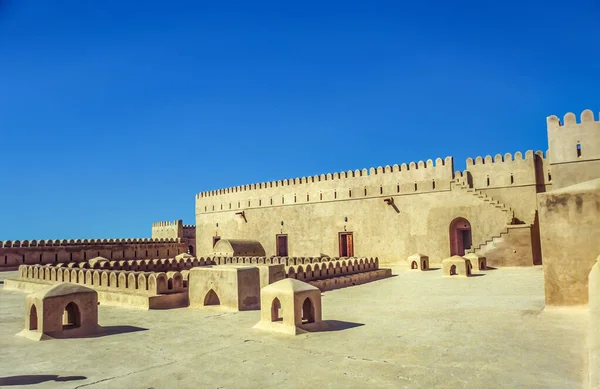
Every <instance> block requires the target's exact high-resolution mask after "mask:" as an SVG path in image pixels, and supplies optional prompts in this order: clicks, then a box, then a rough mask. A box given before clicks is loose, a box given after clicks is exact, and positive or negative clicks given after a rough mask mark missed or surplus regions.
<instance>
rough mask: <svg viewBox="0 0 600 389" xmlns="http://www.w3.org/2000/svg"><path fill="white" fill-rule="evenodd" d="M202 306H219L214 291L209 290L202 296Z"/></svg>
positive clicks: (219, 302)
mask: <svg viewBox="0 0 600 389" xmlns="http://www.w3.org/2000/svg"><path fill="white" fill-rule="evenodd" d="M204 305H221V300H219V296H217V294H216V293H215V291H214V290H212V289H211V290H209V291H208V293H206V296H204Z"/></svg>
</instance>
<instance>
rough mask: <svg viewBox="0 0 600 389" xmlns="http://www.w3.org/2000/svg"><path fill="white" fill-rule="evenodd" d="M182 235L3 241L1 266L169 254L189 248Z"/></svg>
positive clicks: (0, 247)
mask: <svg viewBox="0 0 600 389" xmlns="http://www.w3.org/2000/svg"><path fill="white" fill-rule="evenodd" d="M188 248H189V245H188V244H187V242H184V241H182V240H181V239H149V238H143V239H135V238H134V239H77V240H74V239H70V240H65V239H63V240H31V241H29V240H22V241H20V240H14V241H10V240H7V241H4V242H0V270H3V269H4V270H6V269H16V268H17V267H18V266H19V265H22V264H25V265H34V264H42V265H45V264H52V263H70V262H82V261H87V260H90V259H92V258H94V257H104V258H107V259H109V260H122V259H153V258H168V257H173V256H175V255H177V254H181V253H185V252H187V251H188Z"/></svg>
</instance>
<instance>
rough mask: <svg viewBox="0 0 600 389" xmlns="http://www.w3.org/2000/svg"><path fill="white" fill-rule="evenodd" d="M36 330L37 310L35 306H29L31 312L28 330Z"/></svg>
mask: <svg viewBox="0 0 600 389" xmlns="http://www.w3.org/2000/svg"><path fill="white" fill-rule="evenodd" d="M37 329H38V317H37V308H36V307H35V305H32V306H31V310H30V311H29V330H30V331H35V330H37Z"/></svg>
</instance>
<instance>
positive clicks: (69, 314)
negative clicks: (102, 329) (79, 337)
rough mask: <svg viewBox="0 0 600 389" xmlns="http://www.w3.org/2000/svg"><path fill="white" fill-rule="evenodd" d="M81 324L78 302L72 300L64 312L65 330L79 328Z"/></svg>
mask: <svg viewBox="0 0 600 389" xmlns="http://www.w3.org/2000/svg"><path fill="white" fill-rule="evenodd" d="M80 325H81V313H80V312H79V307H78V306H77V304H75V303H73V302H70V303H69V304H67V306H66V307H65V311H64V313H63V330H68V329H71V328H77V327H79V326H80Z"/></svg>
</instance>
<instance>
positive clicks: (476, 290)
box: [0, 267, 588, 389]
mask: <svg viewBox="0 0 600 389" xmlns="http://www.w3.org/2000/svg"><path fill="white" fill-rule="evenodd" d="M392 269H393V272H394V274H397V275H396V276H394V277H392V278H388V279H385V280H381V281H376V282H373V283H369V284H365V285H360V286H355V287H351V288H345V289H340V290H335V291H330V292H326V293H324V294H323V318H324V319H325V320H329V321H330V322H329V326H330V327H331V328H332V330H331V331H327V332H315V333H308V334H304V335H300V336H296V337H289V336H284V335H275V334H271V333H267V332H261V331H259V330H255V329H252V326H253V325H254V324H256V323H257V322H258V320H259V316H260V312H258V311H251V312H239V313H222V312H215V311H208V310H191V309H173V310H164V311H157V310H155V311H137V310H128V309H124V308H113V307H104V306H100V308H99V309H100V313H99V316H100V324H101V325H102V326H103V327H105V328H106V330H107V334H106V335H104V336H101V337H96V338H86V339H68V340H49V341H43V342H35V341H30V340H27V339H25V338H21V337H16V336H15V334H16V333H17V332H19V331H20V330H22V329H23V326H24V309H25V295H24V294H22V293H19V292H9V291H4V290H1V289H0V387H3V388H4V387H6V388H90V389H97V388H155V389H159V388H160V389H163V388H165V389H171V388H230V389H234V388H286V389H287V388H473V389H482V388H529V389H531V388H561V389H564V388H582V387H583V385H584V381H585V380H584V376H585V374H586V366H585V365H586V349H585V345H586V337H587V320H588V315H587V311H586V310H585V309H581V308H570V309H552V310H544V290H543V270H542V268H541V267H535V268H523V269H520V268H505V269H497V270H490V271H486V272H482V273H483V274H484V275H483V276H478V277H471V278H455V277H453V278H451V279H450V278H444V277H442V274H441V270H434V271H427V272H421V271H409V270H408V269H406V268H403V267H392ZM16 275H17V273H16V272H7V273H0V280H2V279H5V278H11V277H16ZM0 282H1V281H0Z"/></svg>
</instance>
